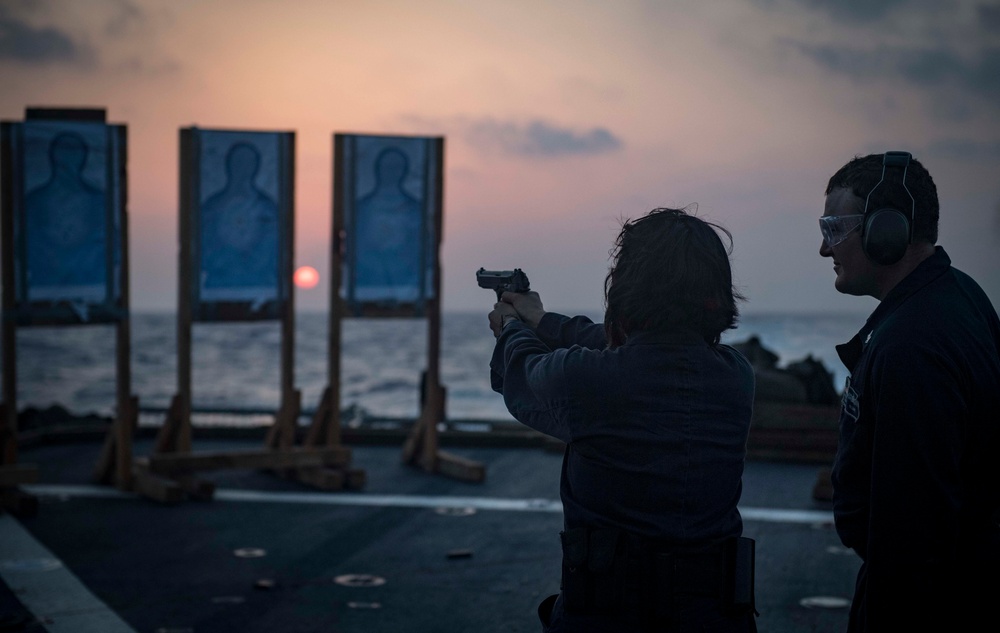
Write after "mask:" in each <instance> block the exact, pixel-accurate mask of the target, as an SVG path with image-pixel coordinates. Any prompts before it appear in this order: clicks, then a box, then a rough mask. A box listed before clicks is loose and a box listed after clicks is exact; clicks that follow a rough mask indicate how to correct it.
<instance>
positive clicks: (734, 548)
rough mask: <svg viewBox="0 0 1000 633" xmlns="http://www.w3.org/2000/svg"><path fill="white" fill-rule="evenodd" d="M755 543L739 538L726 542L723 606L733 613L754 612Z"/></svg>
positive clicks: (745, 538)
mask: <svg viewBox="0 0 1000 633" xmlns="http://www.w3.org/2000/svg"><path fill="white" fill-rule="evenodd" d="M755 545H756V543H755V541H754V540H753V539H752V538H747V537H745V536H741V537H739V538H734V539H730V540H729V541H727V542H726V557H725V558H726V561H727V564H726V584H725V595H724V596H723V597H724V599H725V604H726V605H727V606H728V607H729V608H730V609H731V610H732V611H733V612H734V613H745V612H747V611H756V604H755V596H754V573H755V569H754V567H755V564H756V561H755V552H754V546H755Z"/></svg>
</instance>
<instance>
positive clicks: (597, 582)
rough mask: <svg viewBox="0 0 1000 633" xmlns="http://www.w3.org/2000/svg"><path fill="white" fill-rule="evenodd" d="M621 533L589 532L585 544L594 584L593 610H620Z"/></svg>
mask: <svg viewBox="0 0 1000 633" xmlns="http://www.w3.org/2000/svg"><path fill="white" fill-rule="evenodd" d="M621 534H622V532H621V530H618V529H617V528H596V529H593V530H591V531H590V539H589V542H588V544H587V569H589V570H590V573H591V575H592V578H593V583H594V605H593V606H594V609H596V610H597V611H603V612H610V611H617V610H618V609H620V608H621V596H620V595H619V594H620V592H621V589H622V583H621V578H619V575H618V573H617V572H618V570H619V568H620V564H617V563H618V545H619V539H620V536H621Z"/></svg>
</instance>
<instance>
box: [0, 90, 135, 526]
mask: <svg viewBox="0 0 1000 633" xmlns="http://www.w3.org/2000/svg"><path fill="white" fill-rule="evenodd" d="M25 119H26V120H29V121H51V122H56V123H58V122H66V123H98V124H102V125H105V120H106V119H105V111H104V110H103V109H93V108H79V109H75V108H74V109H61V108H28V109H27V110H26V113H25ZM19 125H20V123H19V122H12V121H4V122H3V123H2V150H0V186H2V191H3V193H2V203H0V206H2V222H0V223H2V228H0V233H2V240H0V241H2V249H3V255H2V266H3V316H2V321H3V324H2V334H0V338H2V344H3V367H4V371H3V404H2V405H0V507H2V508H3V509H4V510H7V511H9V512H11V513H13V514H17V515H31V514H34V513H35V512H37V508H38V500H37V499H36V498H35V497H34V496H33V495H31V494H29V493H27V492H25V491H23V490H21V489H20V488H19V486H20V485H23V484H30V483H34V482H36V481H37V480H38V469H37V467H36V466H35V465H32V464H19V463H18V461H17V453H18V449H17V433H18V421H17V418H18V406H17V351H16V350H17V327H18V326H67V325H91V324H107V323H113V324H114V326H115V370H116V372H115V373H116V378H115V394H116V409H115V416H114V420H113V423H112V426H111V429H110V430H109V431H108V433H107V435H106V436H105V439H104V444H103V446H102V449H101V453H100V457H99V458H98V461H97V464H96V465H95V468H94V473H93V479H94V481H95V482H97V483H101V484H110V485H114V486H116V487H117V488H119V489H122V490H131V488H132V483H133V477H132V437H133V435H134V432H135V428H136V425H137V421H138V412H139V404H138V398H136V397H135V396H133V395H132V394H131V364H130V358H131V349H130V338H131V337H130V323H129V294H128V290H129V281H128V274H129V273H128V271H129V267H128V261H129V258H128V213H127V210H126V204H125V202H126V200H127V192H126V185H127V174H126V172H127V170H126V165H127V162H128V161H127V155H126V148H127V128H126V127H125V126H124V125H105V129H106V138H107V152H108V156H109V157H110V158H109V160H107V162H106V166H107V167H106V169H107V170H106V175H107V183H108V184H107V189H106V190H107V191H108V192H109V195H108V196H107V197H106V203H107V209H106V214H107V215H106V217H107V218H114V216H115V213H117V214H118V215H117V227H115V228H116V229H117V236H116V237H117V240H118V244H119V247H120V251H119V253H120V262H119V265H118V266H117V272H118V275H117V277H116V278H113V279H112V278H111V277H110V276H109V282H110V283H113V284H116V285H117V286H118V289H119V292H118V293H117V297H116V298H115V299H113V300H111V301H109V302H108V303H106V304H102V305H100V306H91V307H93V308H96V309H95V310H94V314H93V318H92V319H89V320H83V319H81V318H80V315H79V314H78V312H77V311H76V310H73V309H72V307H71V306H70V305H69V302H67V301H56V300H52V301H46V302H31V303H29V304H27V305H19V302H18V297H17V292H16V288H17V286H18V281H19V280H17V279H16V275H15V251H19V250H20V245H19V244H16V243H15V242H16V240H15V235H14V232H15V230H14V213H15V204H18V205H19V204H21V200H22V198H21V196H23V194H24V192H23V191H22V190H21V182H22V180H21V175H22V174H21V172H22V170H23V169H24V164H23V161H22V158H21V155H20V153H19V151H18V150H17V149H15V140H14V138H15V135H17V134H19V130H18V129H17V128H18V126H19ZM20 142H21V141H20V140H18V141H16V143H17V144H19V143H20ZM113 184H116V185H117V186H113ZM113 226H115V222H114V221H113V220H112V221H111V222H109V230H108V232H107V233H106V235H111V234H112V229H111V228H110V227H113ZM106 248H107V253H108V255H107V257H108V260H107V261H110V258H111V249H110V248H108V247H106ZM109 269H111V270H113V268H109ZM20 281H22V282H23V281H24V280H20Z"/></svg>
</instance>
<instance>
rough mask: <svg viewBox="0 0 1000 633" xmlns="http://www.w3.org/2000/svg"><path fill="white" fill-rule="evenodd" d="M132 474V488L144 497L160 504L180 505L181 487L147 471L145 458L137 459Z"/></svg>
mask: <svg viewBox="0 0 1000 633" xmlns="http://www.w3.org/2000/svg"><path fill="white" fill-rule="evenodd" d="M135 461H136V468H135V469H134V471H133V472H132V486H133V488H134V489H135V491H136V492H137V493H139V494H141V495H142V496H144V497H148V498H150V499H153V500H154V501H159V502H160V503H171V504H172V503H180V502H181V501H183V500H184V489H183V488H182V487H181V485H180V484H179V483H178V482H176V481H174V480H173V479H169V478H167V477H161V476H160V475H157V474H155V473H151V472H149V470H148V465H149V464H148V461H147V460H146V458H139V459H137V460H135Z"/></svg>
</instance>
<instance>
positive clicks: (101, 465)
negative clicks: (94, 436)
mask: <svg viewBox="0 0 1000 633" xmlns="http://www.w3.org/2000/svg"><path fill="white" fill-rule="evenodd" d="M120 424H127V425H129V426H130V427H131V428H130V429H129V430H128V431H127V432H126V434H125V435H126V436H127V437H130V438H131V437H134V436H135V431H136V429H137V428H138V426H139V398H137V397H136V396H132V397H131V398H130V399H129V406H128V410H127V411H122V412H120V413H119V415H118V416H116V417H115V421H114V423H113V424H112V425H111V428H110V429H108V433H107V435H105V436H104V444H103V445H102V446H101V454H100V456H99V457H98V458H97V463H96V464H95V465H94V473H93V476H92V478H93V480H94V482H95V483H98V484H107V485H112V484H117V485H118V487H119V488H121V489H122V490H131V488H132V485H131V484H132V482H131V481H129V479H130V476H131V470H132V466H131V464H129V465H128V470H129V472H128V474H127V475H126V474H123V473H119V469H118V451H119V447H118V438H119V437H121V436H122V435H123V434H122V433H121V432H120V431H121V429H119V428H118V425H120ZM125 452H126V454H127V455H131V453H132V447H130V446H128V447H125Z"/></svg>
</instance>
